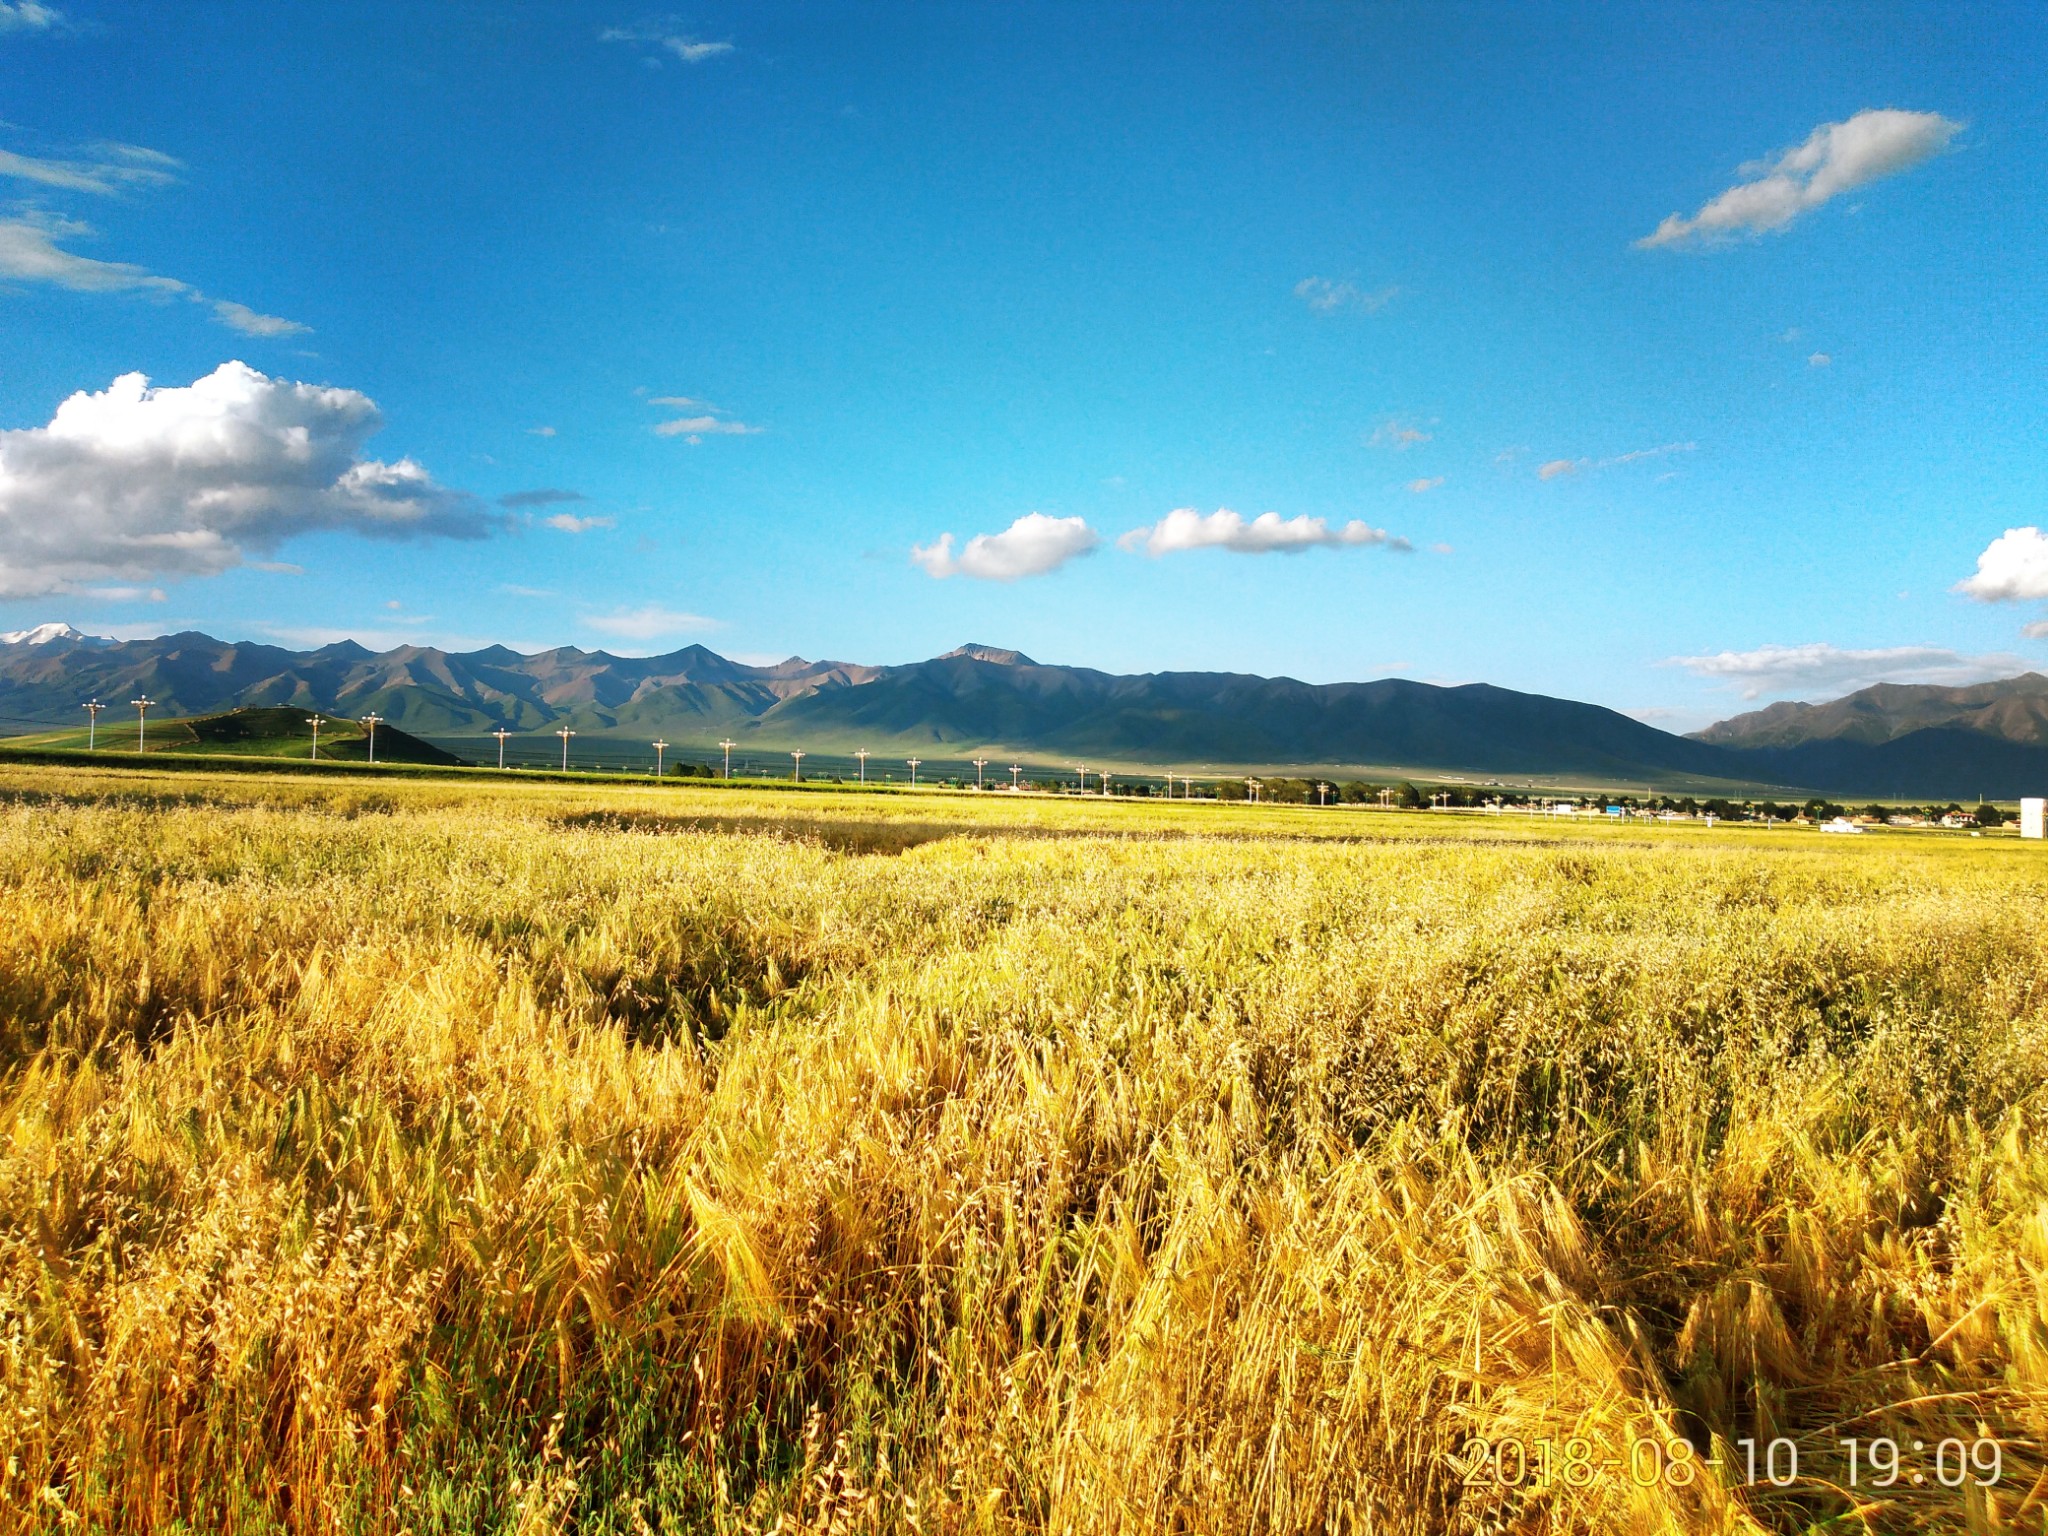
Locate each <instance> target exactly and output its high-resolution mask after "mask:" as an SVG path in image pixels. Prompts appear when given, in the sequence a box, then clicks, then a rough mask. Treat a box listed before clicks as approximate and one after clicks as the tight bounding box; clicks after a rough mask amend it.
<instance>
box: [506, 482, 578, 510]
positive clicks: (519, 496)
mask: <svg viewBox="0 0 2048 1536" xmlns="http://www.w3.org/2000/svg"><path fill="white" fill-rule="evenodd" d="M589 499H590V498H589V497H587V496H585V495H584V494H583V493H582V492H581V491H564V490H559V489H557V488H555V487H554V486H546V487H543V488H542V489H540V490H537V491H512V492H509V493H508V494H506V495H503V496H500V497H499V498H498V505H499V506H501V507H513V508H519V507H558V506H561V505H562V504H563V503H565V502H571V501H588V500H589Z"/></svg>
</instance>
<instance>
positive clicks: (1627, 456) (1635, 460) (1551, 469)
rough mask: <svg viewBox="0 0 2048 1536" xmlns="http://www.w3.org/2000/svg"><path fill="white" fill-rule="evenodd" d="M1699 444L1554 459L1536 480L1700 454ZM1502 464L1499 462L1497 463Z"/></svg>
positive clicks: (1541, 466) (1662, 445) (1538, 471)
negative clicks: (1608, 455)
mask: <svg viewBox="0 0 2048 1536" xmlns="http://www.w3.org/2000/svg"><path fill="white" fill-rule="evenodd" d="M1699 449H1700V445H1699V444H1698V443H1660V444H1658V445H1657V446H1656V447H1655V448H1637V449H1634V450H1633V451H1631V452H1629V453H1617V454H1615V455H1614V456H1613V457H1612V458H1606V459H1552V460H1550V461H1549V462H1548V463H1546V464H1539V465H1537V466H1536V478H1537V479H1539V480H1555V479H1557V478H1558V477H1559V476H1560V475H1576V474H1582V473H1588V472H1591V471H1593V470H1600V469H1613V468H1615V467H1616V466H1617V465H1621V464H1639V463H1641V462H1642V461H1643V460H1644V459H1661V458H1665V457H1666V456H1668V455H1670V454H1674V453H1698V452H1699ZM1495 462H1496V463H1498V462H1500V461H1499V460H1496V461H1495Z"/></svg>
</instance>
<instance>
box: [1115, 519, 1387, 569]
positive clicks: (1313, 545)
mask: <svg viewBox="0 0 2048 1536" xmlns="http://www.w3.org/2000/svg"><path fill="white" fill-rule="evenodd" d="M1117 542H1118V544H1119V545H1121V546H1122V547H1123V548H1125V549H1134V550H1141V551H1143V552H1144V553H1145V554H1148V555H1151V556H1154V557H1155V558H1156V557H1158V556H1160V555H1172V554H1178V553H1180V552H1181V551H1182V550H1188V549H1228V550H1233V551H1235V552H1236V553H1238V554H1241V555H1268V554H1275V553H1278V554H1294V553H1297V552H1299V551H1301V550H1304V549H1324V548H1346V547H1349V548H1360V547H1370V546H1372V545H1384V546H1385V547H1387V548H1388V549H1398V550H1406V549H1409V548H1411V547H1412V546H1411V545H1410V544H1409V542H1408V541H1407V540H1406V539H1401V538H1396V537H1394V536H1393V535H1391V534H1389V533H1388V532H1387V531H1386V530H1385V529H1384V528H1375V527H1373V526H1372V525H1371V524H1370V523H1362V522H1358V521H1357V520H1355V519H1354V520H1353V521H1351V522H1348V523H1345V524H1344V525H1343V526H1342V527H1339V528H1332V527H1331V526H1330V524H1329V523H1328V522H1327V521H1326V520H1325V519H1323V518H1320V517H1310V516H1308V515H1307V514H1306V513H1303V514H1300V515H1299V516H1295V517H1282V516H1281V515H1280V514H1279V513H1278V512H1261V513H1260V514H1259V515H1258V516H1257V517H1254V518H1245V517H1243V516H1241V515H1240V514H1238V513H1236V512H1233V511H1231V510H1230V509H1229V508H1228V507H1222V508H1219V509H1217V510H1216V511H1214V512H1197V511H1196V510H1195V509H1194V508H1193V507H1177V508H1175V509H1174V510H1173V511H1171V512H1169V513H1167V514H1166V516H1164V517H1162V518H1161V519H1159V521H1158V522H1156V523H1154V524H1153V525H1152V526H1151V527H1149V528H1133V529H1132V530H1131V531H1130V532H1129V533H1127V534H1125V535H1124V536H1123V537H1122V538H1121V539H1119V540H1118V541H1117Z"/></svg>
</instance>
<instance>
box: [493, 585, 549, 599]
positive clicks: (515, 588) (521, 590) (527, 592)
mask: <svg viewBox="0 0 2048 1536" xmlns="http://www.w3.org/2000/svg"><path fill="white" fill-rule="evenodd" d="M493 590H494V591H498V592H502V593H504V594H505V595H506V596H507V597H553V596H554V595H555V594H554V591H553V589H552V588H549V587H522V586H520V585H519V584H518V583H516V582H510V581H501V582H499V583H498V585H497V586H496V587H495V588H494V589H493Z"/></svg>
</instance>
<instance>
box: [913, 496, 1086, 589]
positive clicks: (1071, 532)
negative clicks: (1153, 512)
mask: <svg viewBox="0 0 2048 1536" xmlns="http://www.w3.org/2000/svg"><path fill="white" fill-rule="evenodd" d="M1101 542H1102V540H1101V538H1100V536H1099V535H1098V534H1097V533H1096V532H1095V530H1094V529H1093V528H1090V527H1089V526H1088V523H1087V521H1086V520H1085V519H1083V518H1079V517H1049V516H1047V515H1046V514H1045V513H1043V512H1026V513H1025V514H1024V515H1023V516H1022V517H1020V518H1018V519H1017V520H1016V521H1015V522H1014V523H1012V524H1010V526H1009V527H1007V528H1005V529H1004V530H1003V531H1002V532H1001V533H977V534H976V535H975V536H974V537H973V538H971V539H969V540H968V541H967V543H966V545H965V547H964V548H962V549H961V551H960V553H959V554H958V555H957V556H956V555H955V554H954V553H953V535H952V534H950V533H942V534H940V535H939V537H938V539H937V540H936V541H935V542H933V543H931V544H921V545H918V546H917V547H915V548H913V549H912V550H911V551H910V559H911V562H912V563H913V564H915V565H916V566H918V567H919V568H920V569H921V570H923V571H924V572H925V574H926V575H928V576H935V577H937V578H939V579H940V580H941V581H943V580H945V579H946V578H948V577H951V576H971V577H973V578H974V579H976V580H978V581H1018V580H1021V579H1022V578H1024V577H1026V576H1044V575H1048V574H1049V573H1051V572H1053V571H1056V570H1058V569H1059V568H1060V567H1061V566H1063V565H1065V564H1066V563H1067V562H1068V561H1069V560H1073V559H1076V558H1077V557H1079V556H1081V555H1085V554H1087V553H1088V552H1089V551H1091V550H1093V549H1094V548H1095V547H1096V546H1097V545H1098V544H1100V543H1101Z"/></svg>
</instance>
